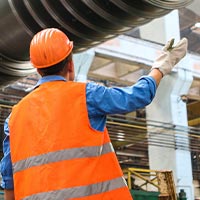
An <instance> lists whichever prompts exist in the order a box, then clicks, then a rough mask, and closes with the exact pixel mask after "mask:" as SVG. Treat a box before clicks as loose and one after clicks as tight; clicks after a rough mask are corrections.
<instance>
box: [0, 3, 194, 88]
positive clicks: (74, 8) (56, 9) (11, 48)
mask: <svg viewBox="0 0 200 200" xmlns="http://www.w3.org/2000/svg"><path fill="white" fill-rule="evenodd" d="M191 2H192V0H177V1H174V0H173V1H160V0H134V1H133V0H81V1H80V0H73V1H70V0H58V1H55V0H37V1H36V0H20V1H19V0H1V2H0V29H1V31H0V85H1V84H2V82H4V80H3V79H4V78H2V77H5V76H11V79H12V76H19V77H20V76H26V75H27V74H29V73H32V72H33V69H32V66H31V65H30V63H29V62H27V61H28V60H29V43H30V41H31V38H32V36H33V35H34V34H35V33H36V32H38V31H40V30H42V29H44V28H46V27H57V28H60V29H61V30H63V31H64V32H65V33H66V34H67V35H68V36H69V38H70V39H71V40H73V41H74V50H75V52H80V51H84V50H86V49H88V48H90V47H94V46H95V45H98V44H100V43H102V42H104V41H106V40H109V39H111V38H113V37H115V36H117V35H120V34H123V33H125V32H127V31H130V30H132V29H134V28H136V27H138V26H140V25H143V24H146V23H148V22H150V21H151V20H153V19H155V18H158V17H161V16H163V15H165V14H167V13H169V12H170V11H171V10H173V9H176V8H180V7H183V6H186V5H187V4H189V3H191Z"/></svg>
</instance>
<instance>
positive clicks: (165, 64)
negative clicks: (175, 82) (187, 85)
mask: <svg viewBox="0 0 200 200" xmlns="http://www.w3.org/2000/svg"><path fill="white" fill-rule="evenodd" d="M173 43H174V39H171V40H169V41H168V42H167V44H166V45H165V46H164V47H163V49H162V53H161V55H160V56H159V57H158V58H157V59H156V60H155V61H154V63H153V65H152V68H151V69H155V68H156V69H159V70H160V71H161V72H162V74H163V76H165V75H166V74H169V73H170V72H171V70H172V68H173V67H174V66H175V65H176V64H177V63H178V62H179V61H180V60H181V59H182V58H183V57H184V56H185V55H186V53H187V47H188V40H187V39H186V38H183V39H181V40H180V41H179V42H178V43H177V44H176V45H175V46H174V47H173Z"/></svg>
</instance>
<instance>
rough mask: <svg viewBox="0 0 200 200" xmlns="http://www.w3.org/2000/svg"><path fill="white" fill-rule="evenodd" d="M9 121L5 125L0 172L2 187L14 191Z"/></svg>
mask: <svg viewBox="0 0 200 200" xmlns="http://www.w3.org/2000/svg"><path fill="white" fill-rule="evenodd" d="M8 120H9V118H7V119H6V121H5V123H4V133H5V135H6V137H5V139H4V141H3V154H4V156H3V158H2V160H1V163H0V170H1V176H2V182H1V187H2V188H4V189H13V188H14V185H13V171H12V163H11V158H10V140H9V128H8Z"/></svg>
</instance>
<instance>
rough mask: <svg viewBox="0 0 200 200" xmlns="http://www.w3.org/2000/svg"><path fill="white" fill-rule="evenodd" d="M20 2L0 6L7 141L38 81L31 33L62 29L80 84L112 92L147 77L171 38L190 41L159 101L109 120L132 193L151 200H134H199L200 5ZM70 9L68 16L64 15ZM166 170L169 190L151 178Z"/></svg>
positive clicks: (0, 122) (0, 93)
mask: <svg viewBox="0 0 200 200" xmlns="http://www.w3.org/2000/svg"><path fill="white" fill-rule="evenodd" d="M16 2H17V1H15V0H10V1H7V0H2V1H1V2H0V10H1V12H0V16H1V17H0V27H1V31H0V55H1V57H0V113H1V115H0V139H1V143H2V142H3V139H4V121H5V119H6V118H7V117H8V115H9V113H10V112H11V109H12V107H13V106H14V105H15V104H16V103H17V102H19V101H20V100H21V99H22V98H23V97H24V96H26V95H27V94H28V93H30V92H31V91H32V90H33V88H34V86H35V84H36V83H37V81H38V80H39V78H40V76H39V75H38V74H37V72H36V70H35V69H34V68H33V67H32V66H31V64H30V63H29V57H28V44H29V42H30V39H31V36H30V35H33V34H32V33H35V32H36V31H38V30H40V29H42V28H44V27H46V26H48V27H50V26H51V27H62V28H63V30H65V31H66V33H68V34H69V37H70V36H71V37H70V38H71V39H72V40H73V41H74V46H75V52H74V55H73V59H74V63H75V69H76V80H75V81H78V82H87V81H94V82H97V83H99V84H102V85H105V86H107V87H121V86H123V87H124V86H130V85H132V84H134V83H136V81H137V80H138V79H139V78H140V77H141V76H143V75H147V74H148V72H149V71H150V69H151V65H152V63H153V61H154V60H155V58H156V56H157V55H158V53H159V52H160V50H161V49H162V47H163V45H164V44H165V43H166V41H167V40H168V39H170V38H172V37H173V38H175V41H177V40H179V39H180V38H183V37H186V38H187V39H188V53H187V55H186V57H185V58H184V59H183V60H182V61H181V62H180V64H178V65H177V66H176V67H175V69H174V70H173V72H172V74H170V75H169V76H167V77H165V78H164V79H163V80H162V82H161V84H160V85H159V88H158V90H157V93H156V97H155V99H154V100H153V102H152V103H151V104H150V105H148V106H147V107H145V108H143V109H139V110H136V111H135V112H131V113H128V114H124V115H109V116H108V117H107V123H106V125H107V128H108V132H109V135H110V138H111V141H112V144H113V147H114V150H115V153H116V155H117V158H118V161H119V163H120V166H121V168H122V169H123V170H124V176H125V178H126V179H127V183H128V186H129V188H130V189H133V193H134V191H142V192H143V194H141V193H140V194H139V192H138V195H144V196H145V195H148V196H149V197H143V198H142V197H137V195H135V196H134V194H133V197H134V199H135V200H137V199H138V200H140V199H148V200H154V199H158V197H153V194H151V192H152V191H153V192H155V193H156V194H158V193H161V192H162V191H163V190H164V192H163V193H166V194H165V195H166V196H167V195H168V196H167V197H166V198H164V197H163V198H161V197H160V198H159V199H160V200H161V199H163V200H165V199H166V200H167V199H170V200H176V199H177V195H178V194H179V193H180V192H185V194H186V196H187V197H186V198H184V197H183V198H181V197H180V198H179V199H180V200H181V199H188V200H199V199H200V10H199V8H200V1H199V0H194V1H191V0H182V1H181V0H177V1H159V0H150V1H148V0H142V1H128V0H103V1H100V0H94V1H85V0H83V1H80V2H78V1H77V0H76V1H48V0H46V1H42V0H39V1H37V3H35V2H36V1H35V2H34V1H31V0H27V1H22V3H19V2H18V3H16ZM69 7H70V9H67V8H69ZM86 8H87V9H86ZM36 10H37V12H36ZM64 10H65V14H64V12H61V11H64ZM83 10H84V12H85V13H87V12H88V13H89V11H90V13H92V12H93V15H94V19H93V21H92V20H90V19H89V17H87V16H86V14H85V13H84V14H85V18H84V14H83V15H81V12H83ZM94 10H96V11H97V12H98V14H97V13H95V12H94ZM58 11H60V13H59V12H58ZM45 13H46V15H45ZM61 13H62V14H61ZM94 13H95V14H94ZM130 13H134V14H130ZM47 14H48V15H47ZM91 15H92V14H91ZM88 16H89V14H88ZM100 16H101V17H100ZM95 17H96V21H95ZM67 19H70V20H69V21H70V23H69V24H67ZM93 22H94V23H93ZM45 23H46V24H45ZM47 23H48V24H47ZM96 28H98V29H99V30H98V31H97V30H95V29H96ZM104 30H105V31H104ZM11 32H12V34H11ZM30 32H31V34H30ZM86 37H88V38H86ZM83 38H84V39H83ZM11 44H12V45H11ZM0 147H1V148H0V150H1V156H2V151H3V149H2V145H1V146H0ZM163 171H165V172H166V173H164V175H165V176H166V177H169V176H171V175H172V179H173V181H171V182H170V183H168V185H167V186H166V185H165V186H160V185H159V184H161V183H160V182H159V181H158V183H155V182H154V181H152V177H153V176H154V174H153V173H156V175H157V174H159V172H163ZM168 172H172V174H171V173H170V175H169V174H168ZM151 173H152V174H151ZM147 174H148V177H147ZM156 175H155V176H156ZM133 177H134V180H135V182H134V183H132V181H131V180H132V179H131V178H133ZM166 177H165V179H167V178H166ZM157 178H158V177H157ZM155 179H156V178H155ZM161 182H162V181H161ZM145 192H146V193H145ZM136 193H137V192H136ZM136 193H135V194H136ZM144 193H145V194H144ZM151 195H152V196H151ZM179 195H180V194H179ZM163 196H164V195H163Z"/></svg>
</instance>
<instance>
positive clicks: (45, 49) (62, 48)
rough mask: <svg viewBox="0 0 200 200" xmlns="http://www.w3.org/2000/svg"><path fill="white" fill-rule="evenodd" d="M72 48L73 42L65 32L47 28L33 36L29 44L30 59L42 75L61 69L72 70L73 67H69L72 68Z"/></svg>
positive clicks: (57, 71)
mask: <svg viewBox="0 0 200 200" xmlns="http://www.w3.org/2000/svg"><path fill="white" fill-rule="evenodd" d="M72 49H73V43H72V42H71V41H70V40H69V38H68V37H67V35H66V34H65V33H63V32H62V31H60V30H59V29H56V28H47V29H44V30H42V31H40V32H38V33H37V34H35V36H34V37H33V39H32V41H31V44H30V61H31V63H32V65H33V66H34V67H35V68H37V71H38V72H39V73H40V74H41V75H42V76H46V75H53V74H60V72H63V70H66V72H69V73H70V72H71V71H73V72H74V69H71V68H74V67H73V61H72ZM73 76H74V74H73ZM68 78H69V79H70V80H71V79H72V77H68ZM73 78H74V77H73Z"/></svg>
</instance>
